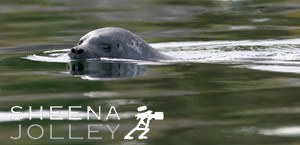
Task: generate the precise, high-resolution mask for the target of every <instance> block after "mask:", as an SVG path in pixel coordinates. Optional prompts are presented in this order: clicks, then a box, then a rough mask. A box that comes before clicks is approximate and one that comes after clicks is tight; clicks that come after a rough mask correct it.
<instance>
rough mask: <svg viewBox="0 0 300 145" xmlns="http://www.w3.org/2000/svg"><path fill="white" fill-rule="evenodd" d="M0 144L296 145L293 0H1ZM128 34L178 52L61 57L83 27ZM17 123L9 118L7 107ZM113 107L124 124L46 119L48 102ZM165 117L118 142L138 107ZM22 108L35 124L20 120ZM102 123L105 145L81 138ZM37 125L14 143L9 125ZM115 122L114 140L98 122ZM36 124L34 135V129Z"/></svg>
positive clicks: (296, 56)
mask: <svg viewBox="0 0 300 145" xmlns="http://www.w3.org/2000/svg"><path fill="white" fill-rule="evenodd" d="M0 3H1V5H0V7H1V9H0V13H1V18H0V22H1V24H0V29H1V32H2V33H1V34H0V36H1V40H0V80H1V81H0V143H1V144H28V145H29V144H30V145H32V144H46V143H48V144H49V143H51V144H143V145H144V144H145V145H146V144H156V145H157V144H158V145H159V144H208V145H210V144H212V145H216V144H251V145H252V144H278V145H279V144H299V143H300V142H299V137H300V124H299V122H300V117H299V113H300V107H299V105H300V103H299V101H300V99H299V97H298V94H299V93H300V92H299V86H300V83H299V81H300V77H299V72H300V69H299V54H300V52H299V46H300V41H299V40H300V39H299V34H300V31H299V26H298V24H299V8H300V6H299V5H300V3H299V2H297V1H295V0H284V1H278V0H269V1H257V0H203V1H193V0H190V1H178V0H155V1H150V0H149V1H148V0H147V1H143V2H141V1H137V0H127V1H117V0H104V1H96V0H95V1H94V0H92V1H89V2H86V1H79V0H78V1H77V0H76V1H67V0H62V1H58V0H51V1H50V0H43V1H36V0H30V1H22V0H21V1H14V0H12V1H7V2H4V1H3V2H0ZM105 26H117V27H122V28H126V29H129V30H131V31H133V32H135V33H136V34H138V35H140V36H142V37H143V38H144V39H145V40H146V41H148V42H149V43H151V45H152V46H153V47H154V48H156V49H158V50H159V51H161V52H162V53H165V54H167V55H170V56H173V57H175V58H176V59H175V60H172V61H163V62H156V63H154V62H144V61H138V60H124V59H109V58H102V59H101V61H99V60H88V61H85V62H77V61H70V60H69V59H68V57H67V56H66V55H65V52H66V50H67V49H68V48H70V47H71V46H73V45H74V44H76V43H77V41H78V39H79V38H80V37H81V36H82V35H83V34H85V33H86V32H88V31H90V30H93V29H96V28H99V27H105ZM16 105H18V106H22V107H23V110H22V111H23V112H24V113H25V118H24V119H23V120H22V121H11V118H10V116H11V113H10V109H11V107H12V106H16ZM78 105H79V106H82V109H79V114H78V116H79V117H82V118H85V117H86V114H85V110H86V106H92V107H93V108H97V107H98V106H101V111H102V118H105V117H106V116H107V114H108V112H109V109H110V107H111V106H116V109H117V110H118V113H119V116H120V118H121V120H120V121H119V120H117V119H116V118H111V119H110V120H109V121H105V120H101V121H98V120H96V118H92V119H91V120H89V121H88V120H86V119H83V120H81V121H71V120H64V121H50V120H49V110H50V108H49V106H63V108H62V109H61V110H62V111H61V112H62V114H60V115H58V116H57V117H63V118H64V119H67V118H66V116H67V111H68V107H67V106H78ZM142 105H146V106H148V108H149V109H151V110H154V111H162V112H164V113H165V119H164V120H163V121H153V122H151V131H150V132H149V133H148V137H149V139H148V140H143V141H140V140H137V139H135V140H131V141H125V140H124V139H123V137H124V135H125V134H126V133H127V132H128V131H129V130H130V129H131V128H132V127H134V125H135V124H136V120H135V118H134V115H135V113H136V108H137V107H138V106H142ZM28 106H33V110H34V111H38V109H39V106H43V107H44V109H45V110H44V111H45V114H44V120H42V121H41V120H38V117H36V116H35V117H33V118H35V119H34V120H28V114H27V112H28V109H29V108H28ZM91 123H95V124H102V126H101V127H99V129H100V130H101V136H102V137H103V139H102V140H100V141H99V140H86V139H85V140H49V130H50V124H52V125H53V127H54V133H55V135H56V136H65V137H68V129H69V124H72V129H73V131H74V134H75V135H83V136H85V137H86V136H87V125H88V124H91ZM19 124H22V126H23V128H22V129H27V127H28V126H30V125H32V124H40V125H42V126H43V128H44V129H45V136H44V137H43V138H42V139H40V140H32V139H30V138H28V137H26V136H25V132H24V134H23V135H24V138H22V139H20V140H11V139H10V136H15V135H16V134H17V132H18V125H19ZM118 124H120V127H119V128H118V133H116V135H115V139H114V140H112V139H111V134H110V132H109V130H108V128H107V125H109V126H111V127H113V126H116V125H118ZM38 132H39V131H38V130H35V131H34V130H33V132H32V133H33V134H34V135H38Z"/></svg>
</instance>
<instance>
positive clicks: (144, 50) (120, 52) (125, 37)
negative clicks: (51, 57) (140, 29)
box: [68, 27, 172, 61]
mask: <svg viewBox="0 0 300 145" xmlns="http://www.w3.org/2000/svg"><path fill="white" fill-rule="evenodd" d="M79 42H80V43H79V44H78V45H77V46H75V47H74V48H72V49H73V50H72V49H71V50H70V51H69V53H68V55H69V56H70V57H71V58H72V59H88V58H101V57H109V58H122V59H137V60H148V61H158V60H166V59H172V58H171V57H169V56H166V55H164V54H162V53H160V52H158V51H157V50H155V49H154V48H152V47H151V46H150V45H149V44H148V43H147V42H145V41H144V40H143V39H141V38H140V37H138V36H137V35H135V34H134V33H132V32H130V31H128V30H125V29H122V28H115V27H107V28H101V29H96V30H93V31H91V32H89V33H87V34H86V35H84V36H83V37H82V38H81V39H80V41H79ZM108 47H110V49H109V48H108ZM80 49H82V50H80Z"/></svg>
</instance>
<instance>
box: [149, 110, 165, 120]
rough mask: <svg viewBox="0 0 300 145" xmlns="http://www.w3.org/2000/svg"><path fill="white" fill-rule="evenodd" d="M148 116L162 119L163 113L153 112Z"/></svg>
mask: <svg viewBox="0 0 300 145" xmlns="http://www.w3.org/2000/svg"><path fill="white" fill-rule="evenodd" d="M150 117H151V118H152V119H154V120H164V113H163V112H154V114H151V115H150Z"/></svg>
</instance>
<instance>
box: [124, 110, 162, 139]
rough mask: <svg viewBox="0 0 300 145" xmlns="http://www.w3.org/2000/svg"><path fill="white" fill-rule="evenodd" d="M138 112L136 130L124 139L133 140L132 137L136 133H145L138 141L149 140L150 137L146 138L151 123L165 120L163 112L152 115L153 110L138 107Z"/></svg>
mask: <svg viewBox="0 0 300 145" xmlns="http://www.w3.org/2000/svg"><path fill="white" fill-rule="evenodd" d="M137 110H138V111H139V112H138V113H137V114H136V115H135V117H136V118H137V120H139V122H138V124H137V125H136V127H135V128H133V129H132V130H131V131H130V132H129V133H128V134H127V135H126V136H125V137H124V139H127V140H129V139H133V137H132V136H131V135H132V134H133V133H134V132H135V131H143V132H142V133H141V135H140V136H139V137H138V139H147V138H148V137H147V136H145V135H146V134H147V133H148V132H149V131H150V128H149V125H150V121H151V120H152V119H154V120H163V119H164V113H163V112H154V113H153V114H152V112H153V111H152V110H147V106H141V107H138V108H137Z"/></svg>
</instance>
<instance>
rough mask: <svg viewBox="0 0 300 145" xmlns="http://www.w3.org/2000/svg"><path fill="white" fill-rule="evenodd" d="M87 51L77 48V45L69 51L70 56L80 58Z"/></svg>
mask: <svg viewBox="0 0 300 145" xmlns="http://www.w3.org/2000/svg"><path fill="white" fill-rule="evenodd" d="M84 53H85V51H84V50H83V49H81V48H76V47H73V48H71V50H70V52H69V56H70V57H71V58H78V57H81V56H82V55H84Z"/></svg>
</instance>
